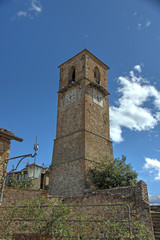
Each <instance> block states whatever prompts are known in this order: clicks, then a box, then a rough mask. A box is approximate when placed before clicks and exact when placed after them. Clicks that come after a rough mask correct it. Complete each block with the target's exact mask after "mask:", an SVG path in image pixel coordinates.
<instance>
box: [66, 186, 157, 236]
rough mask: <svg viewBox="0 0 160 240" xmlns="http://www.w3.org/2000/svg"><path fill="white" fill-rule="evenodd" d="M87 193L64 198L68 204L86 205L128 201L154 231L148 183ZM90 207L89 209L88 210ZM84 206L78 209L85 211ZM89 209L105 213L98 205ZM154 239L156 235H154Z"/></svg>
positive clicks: (93, 211) (91, 211) (93, 212)
mask: <svg viewBox="0 0 160 240" xmlns="http://www.w3.org/2000/svg"><path fill="white" fill-rule="evenodd" d="M85 192H86V193H85V195H83V196H81V197H70V198H64V200H63V202H64V203H65V204H67V205H69V204H71V205H85V204H96V205H98V204H108V203H127V204H129V205H131V204H132V207H131V208H132V210H135V211H136V213H137V214H139V220H140V221H141V222H142V223H145V225H146V226H147V227H149V228H150V230H151V231H153V226H152V220H151V212H150V206H149V199H148V193H147V185H146V184H145V183H144V182H143V181H140V182H138V184H137V186H133V187H122V188H113V189H107V190H99V191H95V192H91V191H90V190H86V191H85ZM87 209H88V210H87ZM83 211H84V210H83V209H82V207H80V208H79V209H78V212H81V213H83ZM87 211H88V212H89V214H90V213H92V214H93V215H94V216H95V215H97V216H100V214H103V212H104V209H103V208H101V210H100V207H99V206H97V207H92V209H91V208H89V207H88V208H85V214H87ZM153 239H154V237H153Z"/></svg>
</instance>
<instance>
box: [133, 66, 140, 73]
mask: <svg viewBox="0 0 160 240" xmlns="http://www.w3.org/2000/svg"><path fill="white" fill-rule="evenodd" d="M134 69H135V70H137V71H138V72H142V68H141V66H140V65H135V66H134Z"/></svg>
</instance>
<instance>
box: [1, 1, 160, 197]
mask: <svg viewBox="0 0 160 240" xmlns="http://www.w3.org/2000/svg"><path fill="white" fill-rule="evenodd" d="M159 22H160V4H159V1H156V0H152V1H149V0H134V1H132V0H112V1H111V0H110V1H109V0H100V1H96V0H85V1H84V0H81V1H77V0H68V1H65V0H61V1H57V0H55V1H53V0H0V32H1V36H0V82H1V84H0V86H1V88H0V89H1V91H0V105H1V113H0V127H2V128H6V129H8V130H11V131H13V132H14V133H15V135H17V136H19V137H22V138H23V139H24V141H23V143H19V142H15V141H12V146H11V154H10V157H14V156H17V155H23V154H27V153H33V144H34V143H35V138H36V136H38V143H39V151H38V157H37V163H39V164H42V163H44V164H45V166H49V165H50V163H51V159H52V150H53V139H54V138H55V133H56V116H57V91H58V82H59V70H58V68H57V66H58V65H60V64H61V63H63V62H64V61H66V60H67V59H69V58H71V57H72V56H74V55H75V54H77V53H78V52H80V51H82V50H83V49H84V48H87V49H88V50H89V51H91V52H92V53H93V54H94V55H96V56H97V57H98V58H99V59H101V60H102V61H103V62H104V63H105V64H107V65H108V66H109V67H110V70H109V79H108V80H109V92H110V93H111V95H110V99H109V100H110V121H111V137H112V140H113V149H114V156H115V157H121V155H122V154H124V155H126V157H127V162H128V163H131V165H132V166H133V168H134V169H135V170H136V171H137V172H138V174H139V179H142V180H144V181H145V182H146V183H147V185H148V192H149V194H150V195H157V198H158V197H159V198H160V141H159V140H160V135H159V133H160V84H159V81H160V67H159V63H160V28H159ZM30 162H31V159H30ZM12 163H13V161H12ZM12 163H11V162H10V164H9V169H10V168H11V165H12ZM14 164H15V165H16V161H14ZM25 164H26V161H24V163H23V164H21V166H20V167H23V166H24V165H25Z"/></svg>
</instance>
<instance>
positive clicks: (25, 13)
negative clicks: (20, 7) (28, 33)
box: [17, 11, 27, 17]
mask: <svg viewBox="0 0 160 240" xmlns="http://www.w3.org/2000/svg"><path fill="white" fill-rule="evenodd" d="M17 16H18V17H26V16H27V12H25V11H19V12H17Z"/></svg>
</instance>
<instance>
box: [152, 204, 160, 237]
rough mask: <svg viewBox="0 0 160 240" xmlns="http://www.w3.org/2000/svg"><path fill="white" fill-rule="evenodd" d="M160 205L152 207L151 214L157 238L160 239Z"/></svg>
mask: <svg viewBox="0 0 160 240" xmlns="http://www.w3.org/2000/svg"><path fill="white" fill-rule="evenodd" d="M159 209H160V208H159V207H157V206H156V207H151V216H152V222H153V229H154V236H155V240H160V212H159Z"/></svg>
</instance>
